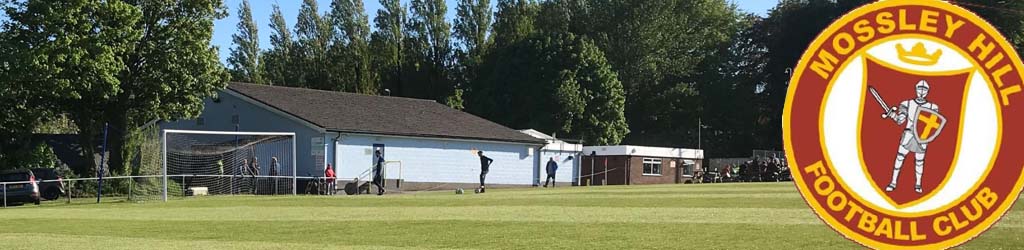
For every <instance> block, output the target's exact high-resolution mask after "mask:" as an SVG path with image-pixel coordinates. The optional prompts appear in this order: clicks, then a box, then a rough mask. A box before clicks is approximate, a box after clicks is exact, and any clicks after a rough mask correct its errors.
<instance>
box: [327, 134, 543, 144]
mask: <svg viewBox="0 0 1024 250" xmlns="http://www.w3.org/2000/svg"><path fill="white" fill-rule="evenodd" d="M331 131H332V132H336V133H340V134H347V135H365V136H381V137H394V138H413V139H437V140H450V141H469V142H486V143H506V144H524V145H534V147H540V145H543V144H544V143H542V142H540V141H539V142H532V143H531V142H523V141H508V140H498V139H496V140H486V139H467V138H452V137H440V136H415V135H397V134H384V133H374V132H361V131H340V130H331Z"/></svg>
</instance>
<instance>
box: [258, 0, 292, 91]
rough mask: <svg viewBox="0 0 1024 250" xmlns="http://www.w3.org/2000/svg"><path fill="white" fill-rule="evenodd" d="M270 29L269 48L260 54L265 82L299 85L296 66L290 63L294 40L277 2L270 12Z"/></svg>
mask: <svg viewBox="0 0 1024 250" xmlns="http://www.w3.org/2000/svg"><path fill="white" fill-rule="evenodd" d="M270 29H271V31H273V32H272V33H270V50H267V51H264V52H263V56H262V58H263V69H264V72H266V77H267V82H269V83H270V84H271V85H284V86H299V80H298V77H297V76H296V75H297V73H296V70H297V69H298V68H297V67H296V65H295V64H294V63H292V58H294V56H293V55H294V53H295V42H294V40H292V39H293V38H292V32H291V30H289V29H288V23H287V22H286V21H285V20H284V15H283V14H281V7H280V6H278V5H277V4H275V5H274V11H273V12H272V13H271V14H270Z"/></svg>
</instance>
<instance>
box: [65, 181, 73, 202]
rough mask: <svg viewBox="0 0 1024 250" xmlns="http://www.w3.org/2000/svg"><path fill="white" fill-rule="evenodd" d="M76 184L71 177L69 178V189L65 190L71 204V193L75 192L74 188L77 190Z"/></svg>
mask: <svg viewBox="0 0 1024 250" xmlns="http://www.w3.org/2000/svg"><path fill="white" fill-rule="evenodd" d="M74 185H75V183H74V182H71V180H70V179H69V180H68V190H66V191H65V193H66V194H64V196H67V197H68V204H71V194H72V193H74V190H75V186H74Z"/></svg>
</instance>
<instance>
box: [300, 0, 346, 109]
mask: <svg viewBox="0 0 1024 250" xmlns="http://www.w3.org/2000/svg"><path fill="white" fill-rule="evenodd" d="M295 37H296V38H297V45H298V46H296V48H295V50H296V52H297V53H295V55H297V57H296V58H294V60H295V61H294V62H296V63H298V64H299V65H301V66H302V68H301V71H299V73H298V74H299V75H300V77H299V81H300V82H299V86H303V87H307V88H313V89H324V90H342V89H347V88H348V87H347V86H346V85H347V84H349V83H345V82H337V81H334V80H335V79H334V78H332V76H331V74H330V70H329V65H330V64H331V63H330V60H329V59H330V58H329V57H328V55H327V52H328V51H329V49H330V46H331V39H332V38H333V37H334V28H333V27H332V25H331V21H330V20H328V18H327V17H324V16H321V15H320V10H319V6H318V5H317V2H316V0H304V1H302V7H301V8H299V19H298V21H297V22H296V23H295Z"/></svg>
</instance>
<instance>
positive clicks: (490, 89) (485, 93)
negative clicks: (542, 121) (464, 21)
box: [465, 0, 539, 126]
mask: <svg viewBox="0 0 1024 250" xmlns="http://www.w3.org/2000/svg"><path fill="white" fill-rule="evenodd" d="M538 8H539V7H538V5H537V3H536V2H533V1H528V0H498V3H497V11H496V12H495V14H494V22H493V24H492V25H491V35H490V37H491V41H492V42H491V45H490V46H489V48H488V49H487V51H486V52H487V53H483V54H481V62H480V65H479V66H477V69H476V70H475V71H476V72H478V75H477V76H476V77H474V78H471V79H468V80H471V81H470V82H469V86H468V87H469V90H468V94H467V96H466V102H467V105H465V106H466V110H467V111H469V112H471V113H474V114H477V115H480V116H483V117H487V118H488V119H491V120H492V121H496V122H498V123H500V124H505V125H506V126H513V125H512V124H513V122H512V120H514V119H513V118H512V116H511V115H508V114H509V113H510V112H514V110H513V109H512V107H515V106H513V104H512V103H513V100H512V99H513V96H514V95H513V94H512V93H513V92H514V91H516V90H517V88H516V87H514V86H511V85H508V84H501V83H499V82H498V81H497V80H502V81H504V80H511V79H516V78H519V77H523V75H522V72H525V71H526V70H529V67H531V66H530V64H529V62H527V61H523V60H527V59H526V57H523V56H513V55H517V54H519V55H522V54H523V53H526V52H528V51H527V47H526V46H523V45H522V44H521V43H522V42H523V41H524V40H526V39H527V38H529V37H530V36H531V35H533V31H534V27H533V22H534V18H535V16H536V14H537V9H538Z"/></svg>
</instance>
